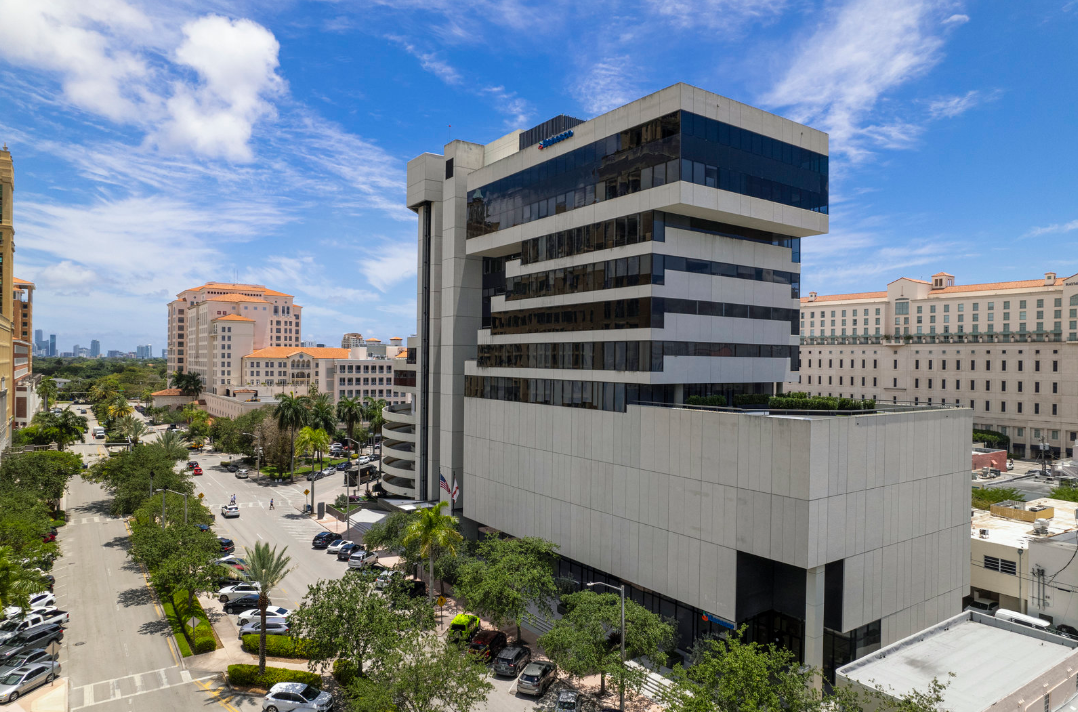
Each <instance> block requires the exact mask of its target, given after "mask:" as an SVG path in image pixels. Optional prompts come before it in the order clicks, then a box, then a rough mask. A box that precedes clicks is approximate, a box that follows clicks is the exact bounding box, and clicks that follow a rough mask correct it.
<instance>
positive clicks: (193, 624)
mask: <svg viewBox="0 0 1078 712" xmlns="http://www.w3.org/2000/svg"><path fill="white" fill-rule="evenodd" d="M201 622H202V621H200V620H199V619H198V618H195V617H194V616H191V619H190V620H189V621H187V627H188V628H190V629H191V630H194V629H195V628H197V627H198V624H199V623H201Z"/></svg>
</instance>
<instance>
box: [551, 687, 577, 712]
mask: <svg viewBox="0 0 1078 712" xmlns="http://www.w3.org/2000/svg"><path fill="white" fill-rule="evenodd" d="M554 709H555V710H557V712H581V710H583V709H584V699H583V698H582V697H581V696H580V693H579V692H577V691H576V690H562V691H561V692H559V693H558V702H557V705H556V706H555V707H554Z"/></svg>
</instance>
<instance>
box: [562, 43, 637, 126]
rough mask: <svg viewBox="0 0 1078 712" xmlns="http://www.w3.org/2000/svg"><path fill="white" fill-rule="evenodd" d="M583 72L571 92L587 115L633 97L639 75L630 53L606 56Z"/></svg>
mask: <svg viewBox="0 0 1078 712" xmlns="http://www.w3.org/2000/svg"><path fill="white" fill-rule="evenodd" d="M589 67H590V69H589V70H588V71H582V72H581V73H580V77H579V79H578V81H577V82H576V84H575V86H574V87H573V95H574V96H575V97H576V98H577V100H578V101H579V102H580V103H581V105H583V107H584V109H585V110H587V111H588V112H589V113H590V114H602V113H604V112H607V111H610V110H611V109H616V108H617V107H619V106H621V105H623V104H626V103H628V102H629V101H631V100H632V99H634V98H636V94H637V90H636V81H635V79H634V77H637V76H639V72H638V71H637V70H636V68H635V66H634V65H633V63H632V60H631V59H630V58H629V55H617V56H611V57H606V58H604V59H602V60H600V61H598V62H594V63H591V64H590V65H589Z"/></svg>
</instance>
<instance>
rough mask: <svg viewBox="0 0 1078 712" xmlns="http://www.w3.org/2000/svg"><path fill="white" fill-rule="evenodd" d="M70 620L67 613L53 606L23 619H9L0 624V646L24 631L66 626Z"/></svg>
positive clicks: (38, 610)
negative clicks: (41, 627)
mask: <svg viewBox="0 0 1078 712" xmlns="http://www.w3.org/2000/svg"><path fill="white" fill-rule="evenodd" d="M69 620H70V617H69V616H68V613H67V611H60V610H57V609H56V608H55V607H53V606H49V607H48V608H47V609H37V611H36V612H35V611H31V612H30V613H27V614H26V615H24V616H23V617H22V618H8V619H7V620H6V621H4V622H3V623H0V644H3V643H5V642H7V641H8V640H11V639H12V638H14V637H15V636H17V635H18V634H19V633H22V632H23V631H27V630H32V629H34V628H38V627H40V626H43V625H58V626H61V627H62V626H65V625H67V622H68V621H69Z"/></svg>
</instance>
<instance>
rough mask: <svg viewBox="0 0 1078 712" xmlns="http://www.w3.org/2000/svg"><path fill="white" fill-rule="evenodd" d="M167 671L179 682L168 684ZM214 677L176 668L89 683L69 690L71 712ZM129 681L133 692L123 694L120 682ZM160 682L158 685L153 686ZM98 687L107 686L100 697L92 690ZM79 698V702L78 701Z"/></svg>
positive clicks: (213, 676) (214, 676)
mask: <svg viewBox="0 0 1078 712" xmlns="http://www.w3.org/2000/svg"><path fill="white" fill-rule="evenodd" d="M167 670H176V671H178V673H179V678H180V681H179V682H169V681H168V676H167V674H166V671H167ZM216 677H217V676H216V675H206V676H204V677H198V678H196V677H193V676H192V675H191V673H190V672H189V671H187V670H180V669H179V668H177V667H170V668H161V669H160V670H150V671H149V672H144V673H136V674H134V675H126V676H124V677H118V678H115V679H113V680H102V681H101V682H94V683H90V684H89V685H82V686H80V687H73V688H71V700H72V704H71V707H70V709H71V712H75V710H81V709H84V708H86V707H93V706H95V705H100V704H104V703H105V702H112V701H113V700H122V699H126V698H128V697H137V696H139V695H145V694H147V693H150V692H155V691H157V690H165V689H168V688H170V687H178V686H179V685H186V684H188V683H191V682H202V681H205V680H212V679H214V678H216ZM128 679H130V680H131V681H132V682H133V683H134V687H135V691H134V692H131V693H128V694H124V693H123V691H122V690H121V689H120V682H121V681H123V680H128ZM158 681H160V684H154V683H156V682H158ZM99 685H107V686H108V690H107V691H105V690H102V691H101V693H102V694H100V695H98V694H96V693H95V691H94V688H95V687H97V686H99ZM80 697H81V702H78V700H79V699H80Z"/></svg>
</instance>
